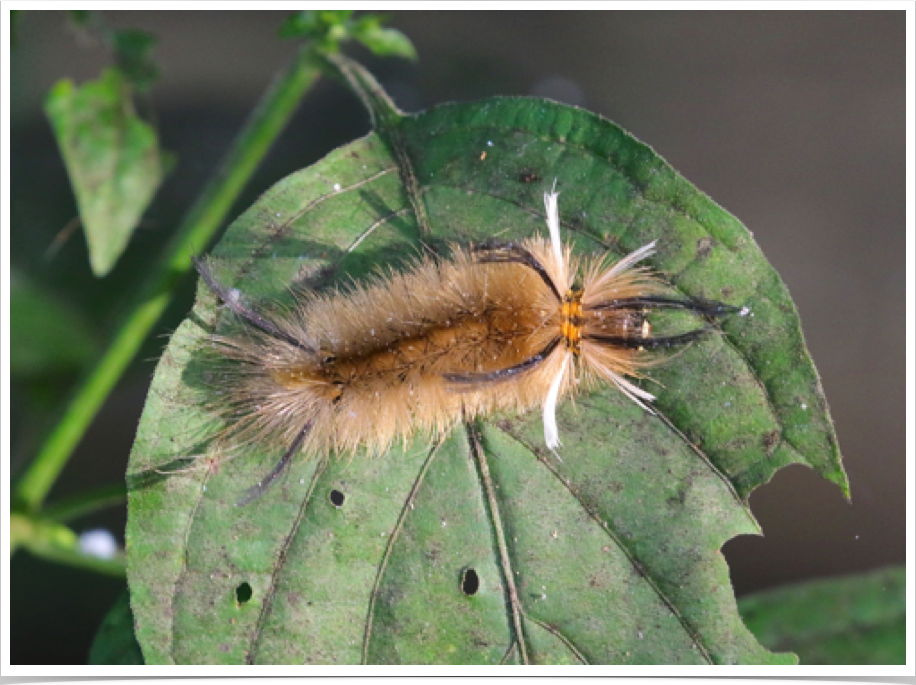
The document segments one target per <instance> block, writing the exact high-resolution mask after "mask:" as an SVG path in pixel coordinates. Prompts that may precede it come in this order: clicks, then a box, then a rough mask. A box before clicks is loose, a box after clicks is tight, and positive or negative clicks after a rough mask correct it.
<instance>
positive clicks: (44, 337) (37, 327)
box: [10, 269, 98, 376]
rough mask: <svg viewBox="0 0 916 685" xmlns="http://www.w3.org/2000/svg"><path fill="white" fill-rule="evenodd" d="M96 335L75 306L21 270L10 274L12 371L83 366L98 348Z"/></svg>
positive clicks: (41, 371) (51, 371) (34, 372)
mask: <svg viewBox="0 0 916 685" xmlns="http://www.w3.org/2000/svg"><path fill="white" fill-rule="evenodd" d="M97 349H98V348H97V344H96V340H95V336H94V335H93V333H92V331H90V329H89V326H88V324H87V323H86V322H85V321H84V320H83V318H82V317H81V316H80V314H79V312H78V311H77V310H75V309H74V308H73V307H69V306H67V305H65V304H64V303H63V302H61V301H60V300H59V299H58V298H56V297H54V296H52V295H51V294H50V293H48V292H45V291H44V289H42V288H40V287H38V286H37V285H36V284H35V283H33V282H31V281H30V280H29V279H27V278H26V277H25V276H24V275H23V274H22V273H21V272H20V271H17V270H15V269H14V270H13V271H12V272H11V275H10V371H11V373H12V374H13V375H16V376H34V375H39V374H56V373H61V372H63V371H70V370H73V369H76V368H79V367H80V366H82V365H83V364H84V363H86V362H87V361H88V360H89V359H91V358H92V357H93V356H94V355H95V353H96V351H97Z"/></svg>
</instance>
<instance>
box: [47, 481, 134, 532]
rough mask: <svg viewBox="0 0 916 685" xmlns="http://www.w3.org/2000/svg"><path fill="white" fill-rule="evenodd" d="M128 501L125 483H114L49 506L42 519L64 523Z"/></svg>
mask: <svg viewBox="0 0 916 685" xmlns="http://www.w3.org/2000/svg"><path fill="white" fill-rule="evenodd" d="M126 499H127V488H126V487H125V486H124V484H123V483H114V484H112V485H105V486H103V487H100V488H96V489H95V490H90V491H89V492H82V493H80V494H78V495H74V496H73V497H68V498H66V499H62V500H60V501H58V502H54V503H53V504H49V505H48V506H46V507H44V509H42V517H43V518H44V519H46V520H48V521H57V522H58V523H64V522H66V521H70V520H72V519H75V518H78V517H80V516H85V515H86V514H91V513H92V512H94V511H98V510H99V509H104V508H106V507H112V506H115V505H116V504H121V503H122V502H124V500H126Z"/></svg>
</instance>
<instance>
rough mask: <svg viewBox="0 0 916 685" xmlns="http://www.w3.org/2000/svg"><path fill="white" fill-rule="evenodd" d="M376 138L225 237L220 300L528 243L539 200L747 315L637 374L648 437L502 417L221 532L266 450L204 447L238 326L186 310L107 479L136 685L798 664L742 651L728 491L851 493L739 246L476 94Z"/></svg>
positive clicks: (269, 501)
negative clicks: (190, 679)
mask: <svg viewBox="0 0 916 685" xmlns="http://www.w3.org/2000/svg"><path fill="white" fill-rule="evenodd" d="M378 120H380V121H383V122H385V123H384V126H383V129H384V130H383V131H382V134H372V135H369V136H367V137H366V138H364V139H362V140H358V141H355V142H353V143H351V144H350V145H347V146H345V147H343V148H341V149H339V150H337V151H335V152H333V153H332V154H330V155H329V156H328V157H327V158H325V159H324V160H322V161H321V162H319V163H318V164H316V165H314V166H312V167H310V168H308V169H304V170H302V171H299V172H297V173H295V174H293V175H291V176H289V177H287V178H286V179H284V180H282V181H280V182H279V183H278V184H277V185H276V186H274V187H273V188H272V189H271V190H270V191H269V192H268V193H266V194H265V195H264V196H263V197H262V198H261V199H260V200H259V201H258V202H257V203H256V204H255V205H254V206H253V207H252V208H251V209H249V210H248V211H247V212H245V213H244V214H243V215H242V216H241V217H239V218H238V220H236V222H235V223H234V224H233V225H232V226H231V227H230V228H229V230H228V232H227V233H226V235H225V237H224V238H223V240H222V241H221V243H220V244H219V245H218V246H217V248H216V249H215V250H214V253H213V259H212V261H211V262H210V264H211V267H212V271H213V276H214V278H215V279H216V280H217V281H218V282H219V283H221V284H222V285H223V286H224V287H225V288H227V289H237V291H238V293H239V294H240V297H243V298H244V301H245V302H247V303H248V304H249V305H252V306H257V307H258V308H259V310H260V311H269V310H270V308H271V307H281V308H282V307H284V306H288V305H289V304H290V303H291V299H290V298H291V295H290V294H289V291H288V287H289V286H294V287H297V288H315V289H322V288H329V287H334V286H335V285H339V284H341V285H342V284H345V283H347V282H348V280H349V279H351V278H356V279H361V278H364V277H365V276H367V274H370V273H371V272H372V271H373V270H374V269H378V268H380V267H384V268H388V267H392V268H395V269H397V268H398V267H399V266H402V265H404V264H405V263H407V262H409V261H410V260H411V259H412V258H413V257H414V256H415V255H416V254H417V253H418V251H420V250H427V249H433V250H435V249H440V248H443V249H444V248H446V246H447V245H448V244H450V243H456V242H457V243H464V242H469V241H482V240H485V239H488V238H494V237H498V238H500V239H502V240H517V239H521V238H525V237H528V236H531V235H533V234H537V233H539V234H541V235H544V231H545V227H546V224H545V213H544V204H543V195H544V193H545V192H549V191H550V190H551V188H552V186H553V183H554V179H557V186H556V190H557V191H558V192H560V193H562V194H561V198H562V199H561V205H562V206H561V211H560V221H561V231H562V233H563V234H564V237H568V238H569V239H570V240H571V241H572V242H573V243H574V247H575V250H576V252H578V253H581V254H587V253H596V252H597V253H600V252H604V251H611V252H613V253H616V254H618V255H620V256H622V255H625V254H628V253H630V252H632V251H634V250H636V249H638V248H640V247H641V246H644V245H647V244H649V243H651V242H653V241H657V242H656V245H655V250H656V253H655V254H654V255H653V256H652V257H650V258H649V259H647V260H646V261H647V263H650V264H651V265H652V266H653V267H654V268H655V269H656V270H657V271H658V272H660V273H661V274H662V276H663V277H664V278H665V279H666V280H667V281H668V282H669V283H670V284H671V286H673V288H675V289H676V290H678V291H680V292H681V293H682V294H683V295H685V296H689V297H693V298H698V300H704V301H711V300H719V301H723V302H725V303H727V304H730V305H735V306H736V307H739V308H742V307H747V308H748V309H749V310H750V311H752V312H753V313H754V316H740V315H738V314H737V313H736V314H733V315H731V316H729V317H724V318H717V317H710V325H716V326H719V325H721V329H722V330H721V334H719V333H717V334H715V335H709V336H706V337H704V338H702V339H701V340H699V341H696V342H694V343H693V344H692V345H691V346H690V347H689V348H688V349H686V350H684V351H683V352H682V353H681V354H680V355H679V356H678V357H677V358H676V359H675V360H672V362H671V363H670V364H668V365H666V366H664V367H661V368H660V369H658V370H653V371H651V375H652V376H653V377H654V378H655V380H659V381H661V384H659V383H655V382H652V379H646V380H644V381H641V385H640V387H641V388H642V389H643V390H644V391H646V392H651V393H652V394H653V395H656V396H657V397H658V400H657V402H656V403H655V407H654V409H655V412H656V413H655V414H650V413H648V412H646V411H644V410H642V409H640V408H639V407H638V406H636V405H635V404H634V403H633V402H632V401H630V400H629V399H628V398H627V397H625V396H624V395H623V394H622V393H621V392H620V391H619V390H616V389H613V388H610V387H605V388H602V389H601V390H599V391H596V392H594V393H591V394H588V395H585V396H581V397H580V398H579V399H577V400H576V404H575V406H572V405H571V404H569V403H567V404H562V405H560V406H559V407H558V409H557V412H556V420H557V423H558V426H559V433H560V435H562V446H561V447H560V448H559V449H558V454H559V455H560V456H561V457H562V462H560V461H558V460H557V459H556V458H555V457H554V456H553V455H552V454H551V453H550V452H549V451H548V450H547V449H546V448H545V447H544V445H543V435H544V433H543V425H542V422H541V415H540V412H539V411H532V412H529V413H528V414H525V415H522V416H517V415H497V416H492V417H488V418H487V420H484V421H479V422H475V423H474V424H471V425H468V426H460V427H459V428H457V429H456V430H455V431H453V432H452V433H451V434H450V435H449V436H447V437H446V438H445V439H444V440H442V441H439V442H434V441H432V440H431V439H430V438H429V436H425V435H419V436H417V437H416V439H414V440H413V441H412V442H411V443H410V444H408V445H406V446H404V447H403V448H401V447H398V448H395V449H393V450H392V451H391V452H390V453H388V454H385V455H381V456H375V457H371V458H369V457H366V456H363V455H357V456H356V457H355V458H353V459H352V460H347V459H339V458H336V457H335V456H334V455H324V456H322V457H319V458H316V459H311V460H306V459H302V458H300V459H294V460H293V461H292V463H291V464H290V466H289V470H288V472H286V473H285V474H284V475H283V476H281V477H280V478H279V479H278V481H277V482H276V483H274V484H273V485H272V486H271V487H270V488H269V489H267V490H266V492H265V493H264V494H263V495H262V496H261V497H260V498H258V499H256V500H254V501H253V502H251V503H250V504H248V505H247V506H245V507H236V506H235V502H236V501H238V499H239V497H240V495H241V494H242V493H243V492H244V491H245V490H246V489H247V488H249V487H250V486H252V485H254V484H255V483H256V482H257V481H258V479H259V478H260V477H261V476H262V475H263V474H265V473H268V472H269V471H270V469H271V468H272V467H273V466H274V465H275V464H276V463H277V460H278V459H279V457H280V456H281V455H280V454H278V453H277V452H276V451H275V450H273V451H272V450H267V449H264V448H263V447H262V446H260V445H258V444H248V445H226V444H225V443H220V442H219V441H216V440H214V436H215V435H216V434H217V433H218V432H219V430H220V429H221V428H222V425H221V424H220V423H218V422H217V420H216V419H215V418H214V414H213V413H211V409H209V408H208V407H209V406H212V404H213V403H214V402H216V403H218V402H219V398H218V397H213V396H212V395H211V394H208V387H211V388H212V383H210V382H209V381H208V375H207V374H208V373H212V370H208V368H207V366H206V363H205V361H204V359H205V355H203V354H202V348H204V347H205V340H206V338H207V336H208V335H209V334H210V333H211V332H212V331H214V330H217V331H224V330H229V329H230V328H232V327H233V326H235V327H236V328H237V326H238V324H237V323H235V322H233V321H232V316H231V314H230V313H228V312H227V309H226V308H224V307H219V306H218V303H217V302H216V300H215V298H214V297H213V295H212V294H211V293H210V291H209V290H208V289H206V288H203V289H201V290H200V291H199V297H198V303H197V305H196V307H195V311H194V313H193V314H192V316H191V317H189V318H188V319H187V320H186V321H185V322H184V323H183V324H182V325H181V327H180V328H179V329H178V330H177V331H176V333H175V335H174V336H173V338H172V341H171V343H170V345H169V347H168V349H167V350H166V352H165V354H164V356H163V358H162V360H161V361H160V364H159V369H158V371H157V373H156V377H155V378H154V381H153V386H152V389H151V391H150V394H149V398H148V400H147V405H146V408H145V411H144V415H143V419H142V421H141V425H140V429H139V432H138V436H137V441H136V443H135V446H134V450H133V454H132V456H131V463H130V468H129V474H128V481H129V485H130V490H131V493H130V518H129V523H128V530H127V539H128V550H129V555H130V556H129V559H130V560H129V578H130V584H131V594H132V605H133V609H134V612H135V616H136V619H137V626H138V638H139V641H140V643H141V645H142V646H143V650H144V655H145V658H146V661H147V663H337V664H344V663H352V664H358V663H456V664H473V663H484V664H498V663H591V664H640V663H641V664H649V663H657V664H660V663H696V664H704V663H705V664H709V663H713V664H718V663H745V664H776V663H794V657H793V656H792V655H786V654H772V653H770V652H768V651H766V650H765V649H764V648H762V647H761V646H760V645H759V644H757V642H756V641H755V640H754V638H753V636H752V635H751V633H750V632H748V631H747V629H746V628H745V627H744V625H743V623H742V622H741V619H740V617H739V615H738V612H737V609H736V605H735V599H734V596H733V593H732V590H731V586H730V584H729V578H728V568H727V566H726V563H725V561H724V559H723V557H722V555H721V554H720V553H719V549H720V548H721V546H722V545H723V544H724V543H725V542H726V541H727V540H728V539H730V538H732V537H734V536H736V535H739V534H747V533H755V532H758V529H757V525H756V523H755V521H754V520H753V518H752V516H751V514H750V512H749V510H748V508H747V505H746V496H747V494H748V493H749V492H750V491H751V490H753V488H755V487H756V486H758V485H761V484H763V483H765V482H766V481H767V480H768V479H769V478H770V477H771V476H772V474H773V472H774V471H775V470H776V469H777V468H778V467H779V466H781V465H783V464H786V463H790V462H793V461H794V462H802V463H806V464H808V465H810V466H812V467H813V468H815V469H816V470H817V471H818V472H819V473H821V474H822V475H823V476H825V477H827V478H829V479H831V480H833V481H834V482H838V483H840V484H843V485H845V476H844V474H843V470H842V467H841V465H840V461H839V454H838V452H837V447H836V440H835V437H834V434H833V429H832V425H831V423H830V420H829V417H828V416H827V410H826V404H825V402H824V398H823V394H822V392H821V390H820V386H819V384H818V382H817V374H816V372H815V370H814V367H813V365H812V363H811V360H810V358H809V356H808V353H807V351H806V349H805V347H804V344H803V341H802V338H801V334H800V332H799V323H798V317H797V314H796V312H795V309H794V307H793V306H792V303H791V301H790V300H789V298H788V295H787V293H786V290H785V286H784V285H783V284H782V282H781V281H780V280H779V277H778V276H777V275H776V273H775V272H774V271H773V270H772V268H771V267H770V266H769V265H768V264H767V262H766V260H765V259H764V257H763V256H762V255H761V253H760V251H759V249H758V248H757V246H756V244H755V243H754V241H753V239H752V238H751V237H750V235H749V233H748V232H747V231H746V230H745V229H744V228H743V227H742V226H741V224H740V223H738V221H737V220H736V219H734V218H733V217H732V216H730V215H729V214H728V213H726V212H725V211H724V210H722V209H721V208H719V207H718V206H717V205H716V204H715V203H714V202H712V201H711V200H710V199H709V198H707V197H706V196H705V195H703V194H702V193H700V192H699V191H697V190H696V189H695V188H694V187H693V186H691V185H690V184H689V183H688V182H687V181H685V180H684V179H683V178H681V177H680V176H678V175H677V174H676V173H675V172H674V171H673V170H672V169H671V168H670V167H669V166H668V165H667V164H666V163H665V162H664V161H663V160H662V159H660V158H659V157H658V156H657V155H655V154H654V153H653V152H652V151H651V150H650V149H649V148H648V147H646V146H645V145H643V144H642V143H639V142H638V141H636V140H634V139H633V138H632V137H630V136H629V135H628V134H626V133H625V132H623V131H622V130H621V129H619V128H618V127H617V126H615V125H614V124H612V123H610V122H608V121H606V120H604V119H602V118H600V117H598V116H596V115H594V114H590V113H588V112H585V111H582V110H579V109H574V108H571V107H566V106H563V105H560V104H557V103H553V102H548V101H544V100H536V99H517V98H500V99H494V100H489V101H485V102H482V103H477V104H462V105H448V106H443V107H438V108H435V109H433V110H431V111H428V112H425V113H422V114H419V115H416V116H403V117H402V116H400V115H399V114H398V113H396V112H389V113H387V115H386V116H385V117H379V118H378ZM233 292H235V291H234V290H233ZM685 315H686V314H685ZM691 316H694V317H697V316H699V315H697V314H691ZM694 323H696V322H695V321H694ZM726 403H730V404H729V406H725V405H726ZM801 405H804V408H803V409H802V408H801ZM799 412H804V413H802V414H800V413H799ZM707 434H708V435H707ZM170 471H172V472H174V473H172V474H169V473H168V472H170ZM472 572H473V573H472ZM243 590H244V592H242V591H243ZM240 597H244V598H245V600H244V601H242V600H241V599H240Z"/></svg>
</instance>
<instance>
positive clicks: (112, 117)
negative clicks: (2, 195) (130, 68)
mask: <svg viewBox="0 0 916 685" xmlns="http://www.w3.org/2000/svg"><path fill="white" fill-rule="evenodd" d="M45 111H46V112H47V115H48V118H49V119H50V121H51V125H52V127H53V129H54V135H55V137H56V138H57V144H58V145H59V147H60V150H61V154H62V155H63V158H64V163H65V164H66V167H67V173H68V174H69V176H70V183H71V185H72V186H73V190H74V193H75V195H76V202H77V205H78V207H79V213H80V218H81V220H82V223H83V227H84V229H85V232H86V241H87V243H88V245H89V257H90V262H91V264H92V270H93V272H94V273H95V274H96V275H97V276H104V275H105V274H107V273H108V272H109V271H110V270H111V268H112V267H113V266H114V264H115V262H116V261H117V259H118V257H120V255H121V253H122V252H123V251H124V248H125V247H126V246H127V243H128V241H129V240H130V236H131V234H132V233H133V231H134V229H135V228H136V227H137V224H138V223H139V221H140V217H141V215H142V214H143V212H144V211H145V210H146V208H147V206H148V205H149V203H150V201H151V200H152V198H153V195H155V193H156V190H157V189H158V187H159V184H160V183H161V182H162V163H161V160H160V151H159V142H158V139H157V135H156V132H155V130H154V129H153V128H152V127H151V126H150V125H149V124H147V123H145V122H144V121H142V120H141V119H140V118H139V117H138V116H137V115H136V113H135V112H134V109H133V105H132V103H131V97H130V89H129V88H128V86H127V83H126V82H125V79H124V76H123V75H122V74H121V72H120V71H118V70H117V69H107V70H106V71H105V72H104V73H103V74H102V76H101V78H99V80H97V81H90V82H88V83H85V84H83V85H82V86H75V85H74V84H73V82H72V81H69V80H63V81H60V82H58V83H57V84H56V85H55V86H54V87H53V88H52V89H51V92H50V93H49V94H48V97H47V100H46V102H45Z"/></svg>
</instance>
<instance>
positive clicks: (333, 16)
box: [280, 10, 353, 41]
mask: <svg viewBox="0 0 916 685" xmlns="http://www.w3.org/2000/svg"><path fill="white" fill-rule="evenodd" d="M352 15H353V11H352V10H303V11H301V12H296V13H295V14H292V15H290V16H289V17H287V18H286V20H285V21H284V22H283V24H282V25H281V26H280V37H281V38H309V39H311V40H318V41H324V40H325V39H327V38H329V37H333V38H334V39H335V40H340V39H341V38H343V37H345V35H346V29H345V26H346V24H347V22H348V21H349V19H350V17H351V16H352Z"/></svg>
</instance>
